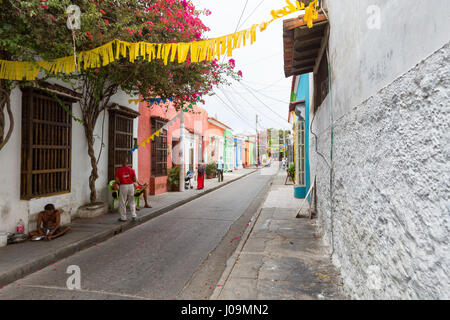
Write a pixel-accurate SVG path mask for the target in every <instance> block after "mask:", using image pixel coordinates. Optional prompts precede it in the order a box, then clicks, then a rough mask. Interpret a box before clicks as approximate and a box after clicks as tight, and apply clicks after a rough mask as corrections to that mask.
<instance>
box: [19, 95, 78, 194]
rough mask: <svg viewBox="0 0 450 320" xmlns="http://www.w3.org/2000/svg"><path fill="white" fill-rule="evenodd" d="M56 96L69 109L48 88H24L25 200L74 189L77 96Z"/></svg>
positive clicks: (23, 145) (22, 182)
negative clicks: (74, 114) (73, 135)
mask: <svg viewBox="0 0 450 320" xmlns="http://www.w3.org/2000/svg"><path fill="white" fill-rule="evenodd" d="M53 92H54V91H53ZM55 95H56V96H57V98H58V99H59V101H61V102H62V103H64V105H65V106H66V108H63V107H62V106H61V105H59V102H58V101H57V100H56V99H55V98H54V97H53V96H52V95H50V94H49V93H48V92H46V91H45V90H41V89H37V88H32V87H26V88H23V89H22V144H21V177H20V199H22V200H31V199H35V198H44V197H50V196H55V195H60V194H67V193H70V192H71V167H72V163H71V161H72V116H71V111H72V104H73V103H74V102H76V99H73V98H69V97H68V96H67V95H64V94H57V93H55Z"/></svg>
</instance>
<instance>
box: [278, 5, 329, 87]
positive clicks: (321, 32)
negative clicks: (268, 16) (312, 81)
mask: <svg viewBox="0 0 450 320" xmlns="http://www.w3.org/2000/svg"><path fill="white" fill-rule="evenodd" d="M303 17H304V15H301V16H299V17H297V18H294V19H287V20H284V21H283V43H284V74H285V76H286V78H288V77H290V76H298V75H301V74H305V73H310V72H314V69H315V67H316V65H318V64H319V62H320V59H321V58H322V55H323V53H324V51H325V48H326V41H327V39H328V32H329V28H328V19H327V16H326V14H324V12H323V10H320V11H319V17H318V18H317V20H315V21H314V26H313V27H312V28H311V29H310V28H308V26H307V24H306V22H305V20H304V19H303Z"/></svg>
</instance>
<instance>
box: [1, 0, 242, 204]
mask: <svg viewBox="0 0 450 320" xmlns="http://www.w3.org/2000/svg"><path fill="white" fill-rule="evenodd" d="M69 5H77V6H78V7H79V8H80V10H81V28H80V29H78V30H74V31H73V32H74V33H72V31H71V30H68V28H67V14H66V9H67V7H69ZM0 6H1V10H0V44H1V46H0V48H1V49H0V59H7V60H34V59H36V57H39V58H40V59H45V60H51V59H54V58H59V57H64V56H70V55H74V45H73V39H75V52H76V51H78V52H79V51H83V50H90V49H93V48H96V47H99V46H101V45H103V44H105V43H108V42H110V41H112V40H114V39H120V40H124V41H129V42H138V41H145V42H150V43H174V42H191V41H196V40H202V39H204V38H205V33H206V32H207V31H209V28H208V27H207V26H205V25H204V23H203V22H202V20H201V16H202V15H208V14H210V11H209V10H197V9H196V8H195V6H194V5H193V3H192V2H191V1H190V0H123V1H113V0H110V1H107V0H60V1H53V0H49V1H46V0H29V1H14V0H3V1H2V2H1V3H0ZM233 69H234V63H225V64H221V63H219V62H218V61H205V62H202V63H190V60H189V59H188V61H187V62H185V63H181V64H180V63H178V62H174V63H169V64H168V65H164V63H163V62H162V61H161V60H153V61H151V62H148V61H144V60H143V59H142V58H138V59H137V60H136V61H135V62H134V63H131V62H130V61H129V60H128V59H126V58H122V59H120V60H117V61H115V62H114V63H111V64H109V65H107V66H105V67H102V68H98V69H86V70H84V68H83V66H82V65H81V66H80V71H79V72H76V73H73V74H70V75H63V74H59V75H57V77H60V78H62V79H63V80H65V81H67V82H68V83H71V84H72V86H73V88H74V89H75V90H77V91H78V92H80V93H81V94H82V99H81V101H80V107H81V114H82V124H83V126H84V129H85V134H86V138H87V144H88V150H87V151H88V155H89V157H90V160H91V167H92V170H91V175H90V178H89V187H90V190H91V194H90V202H91V203H94V202H96V199H97V193H96V187H95V181H96V180H97V179H98V170H97V164H98V161H99V157H100V155H101V153H100V154H99V155H95V153H94V142H95V136H94V128H95V125H96V123H97V120H98V118H99V116H100V115H101V114H102V113H104V112H106V110H107V108H108V105H109V102H110V98H111V97H112V96H113V95H114V94H115V93H117V91H118V90H119V89H122V90H123V91H125V92H127V93H129V94H133V95H136V94H139V95H140V96H142V97H150V96H153V97H161V98H172V99H173V101H174V103H175V106H176V107H177V108H182V107H183V106H185V105H186V104H191V103H193V102H195V101H198V99H202V97H203V96H204V95H206V94H211V92H212V90H213V88H214V86H217V85H219V84H223V83H228V80H227V79H228V77H232V78H234V79H239V78H240V76H239V75H238V74H237V73H236V72H235V71H234V70H233ZM47 76H48V77H50V76H51V77H54V75H47ZM37 83H38V82H36V83H35V85H36V84H37ZM29 84H30V83H28V85H29ZM0 107H1V106H0Z"/></svg>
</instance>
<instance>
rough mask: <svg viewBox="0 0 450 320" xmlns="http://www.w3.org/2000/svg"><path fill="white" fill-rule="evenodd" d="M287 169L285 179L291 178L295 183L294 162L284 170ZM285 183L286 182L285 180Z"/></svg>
mask: <svg viewBox="0 0 450 320" xmlns="http://www.w3.org/2000/svg"><path fill="white" fill-rule="evenodd" d="M286 171H287V177H286V180H288V179H289V180H291V181H292V182H293V183H294V184H295V164H294V163H293V164H291V166H290V167H289V168H288V169H287V170H286ZM285 184H286V182H285Z"/></svg>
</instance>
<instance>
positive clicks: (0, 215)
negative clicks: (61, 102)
mask: <svg viewBox="0 0 450 320" xmlns="http://www.w3.org/2000/svg"><path fill="white" fill-rule="evenodd" d="M51 82H52V83H55V81H51ZM58 84H59V85H62V83H59V82H58ZM133 98H134V97H129V96H127V95H126V94H125V93H123V92H119V93H117V94H116V95H115V96H114V97H112V99H111V103H113V102H115V103H118V104H120V105H124V106H127V107H129V108H133V109H134V110H138V107H137V105H135V104H129V103H128V99H133ZM11 104H12V109H13V113H14V119H15V128H14V132H13V134H12V136H11V140H10V141H9V142H8V144H7V145H6V146H5V147H4V148H3V149H2V150H1V151H0V163H1V165H0V176H2V177H3V178H4V179H5V180H4V181H8V183H2V184H0V231H7V232H14V231H15V226H16V224H17V222H18V220H19V219H22V220H23V221H24V223H25V229H26V230H25V231H26V232H28V231H30V230H29V229H33V228H35V215H36V213H38V212H39V211H41V210H43V207H44V206H45V205H46V204H47V203H53V204H54V205H55V206H56V207H57V208H61V209H63V210H64V212H65V214H64V217H63V223H70V221H71V218H74V217H75V214H76V211H77V209H78V208H79V207H80V206H82V205H84V204H86V203H88V202H89V185H88V179H89V175H90V168H91V164H90V160H89V157H88V155H87V142H86V138H85V135H84V129H83V126H82V125H81V124H80V123H78V122H76V121H74V120H72V162H71V164H72V170H71V192H70V193H68V194H62V195H57V196H51V197H42V198H38V199H31V200H29V201H24V200H20V157H21V117H22V92H21V90H19V89H14V90H13V92H12V94H11ZM72 112H73V114H74V116H76V117H77V118H81V110H80V107H79V104H78V103H75V104H73V105H72ZM102 121H103V114H102V115H100V117H99V120H98V122H97V125H96V127H95V136H96V141H95V150H96V154H97V155H98V151H99V148H100V145H101V135H102ZM137 126H138V122H137V120H135V125H134V131H135V137H137ZM104 144H105V148H104V149H103V152H102V155H101V158H100V161H99V164H98V169H99V171H98V173H99V176H100V177H99V179H98V180H97V181H96V187H97V192H98V200H99V201H109V192H108V190H107V182H108V181H107V176H108V114H106V118H105V126H104ZM133 160H134V161H133V162H135V163H133V166H134V168H136V169H137V157H134V159H133Z"/></svg>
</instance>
